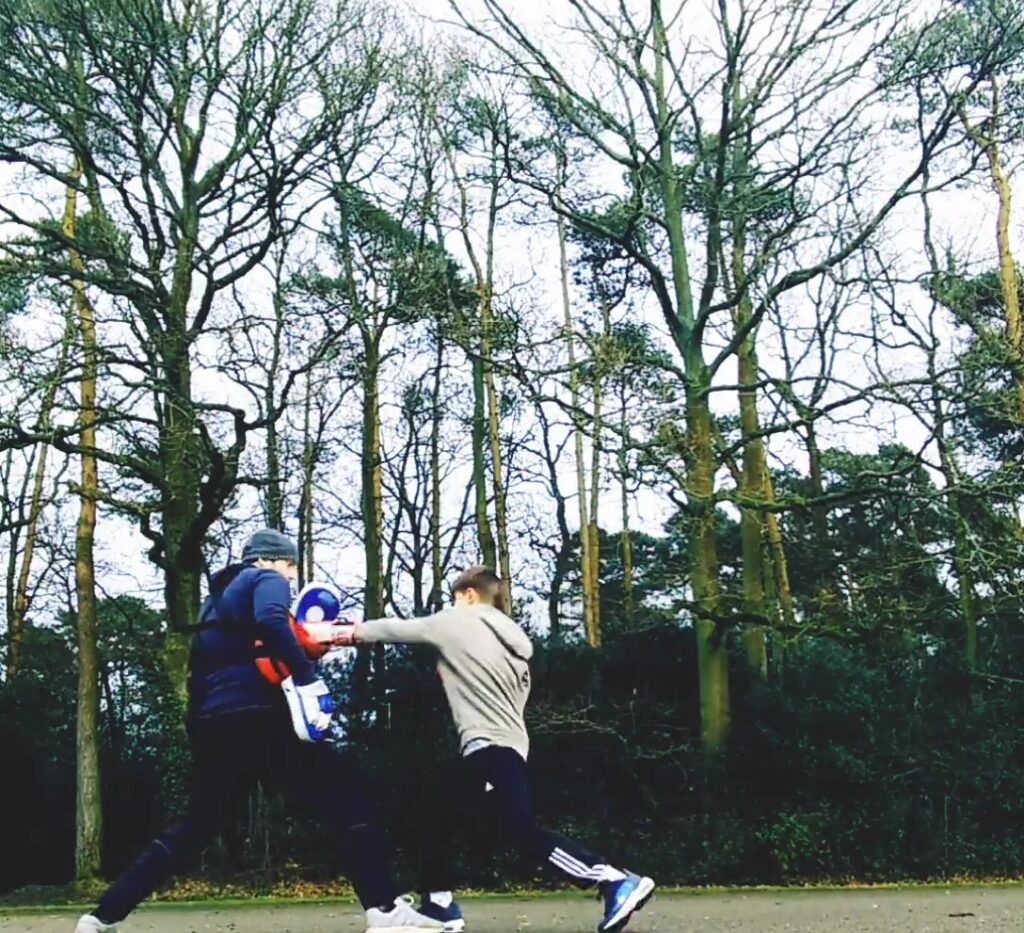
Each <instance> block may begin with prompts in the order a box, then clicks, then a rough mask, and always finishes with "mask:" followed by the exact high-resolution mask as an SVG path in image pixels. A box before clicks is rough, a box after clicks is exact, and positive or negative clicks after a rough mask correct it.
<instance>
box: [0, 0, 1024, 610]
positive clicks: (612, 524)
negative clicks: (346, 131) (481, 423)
mask: <svg viewBox="0 0 1024 933" xmlns="http://www.w3.org/2000/svg"><path fill="white" fill-rule="evenodd" d="M616 2H617V0H616ZM609 3H610V5H611V6H613V7H614V6H615V3H613V2H612V0H609ZM410 5H411V6H412V7H413V8H414V9H415V10H416V11H417V14H418V15H421V16H423V17H424V18H425V20H426V21H427V22H426V24H425V25H424V33H425V35H427V36H430V35H431V34H432V33H433V34H434V35H436V36H437V37H438V38H440V37H442V36H444V35H446V34H448V29H447V27H445V26H443V25H438V23H440V22H441V21H444V20H450V19H451V18H452V14H451V8H450V5H449V3H448V0H417V2H415V3H410ZM463 6H464V8H465V9H466V10H467V11H469V12H471V13H472V12H473V11H474V10H475V11H477V12H481V11H482V10H483V4H482V2H481V0H466V2H465V3H464V4H463ZM506 6H507V8H508V9H510V10H514V11H515V13H516V15H517V17H518V18H519V19H520V22H521V24H522V25H524V26H525V27H527V28H528V29H530V30H535V31H536V32H537V34H543V33H545V32H547V28H546V27H547V24H548V22H549V21H550V20H551V19H555V20H557V21H559V22H562V23H565V22H568V21H569V18H570V17H569V15H568V12H567V11H568V10H569V7H568V4H567V3H566V2H564V0H546V2H534V0H509V2H508V3H507V4H506ZM686 9H687V14H686V18H685V20H684V21H682V22H684V23H685V29H686V32H687V34H689V35H700V34H701V33H702V32H705V31H706V30H707V29H708V28H710V26H711V25H712V20H711V19H710V18H709V14H708V10H707V3H704V2H701V3H694V2H689V3H687V4H686ZM431 21H433V25H431V24H430V23H431ZM681 28H682V26H680V29H681ZM680 34H681V33H680ZM549 35H550V34H549ZM475 41H477V40H474V39H471V38H470V39H467V38H466V37H465V36H464V35H460V37H459V39H458V42H459V44H460V46H461V47H463V48H465V43H466V42H470V43H472V42H475ZM896 158H897V157H896V156H895V155H894V160H895V159H896ZM898 167H899V166H898V163H896V162H894V164H890V165H886V166H881V167H880V173H881V174H882V175H883V176H884V173H885V172H887V171H889V172H892V171H894V170H896V169H898ZM883 180H884V179H883ZM10 184H11V176H10V174H9V173H8V174H6V175H5V174H4V173H3V171H2V170H0V197H9V196H10V195H11V193H12V192H11V190H10ZM1016 190H1017V193H1018V195H1019V193H1020V182H1019V180H1018V182H1017V189H1016ZM933 207H934V210H935V220H936V225H937V229H936V239H937V241H938V243H939V244H940V246H941V245H944V244H945V243H946V242H949V243H951V244H954V245H955V246H956V250H957V252H958V253H959V254H960V255H968V256H970V257H972V259H974V260H975V261H977V262H980V263H984V262H987V261H989V260H990V259H991V257H992V256H993V255H994V218H995V199H994V196H993V195H992V194H991V193H990V192H989V191H988V189H987V188H986V187H985V186H984V185H979V184H975V185H972V186H971V187H970V188H965V189H964V190H961V191H956V192H949V193H946V194H944V195H943V196H942V197H941V198H936V199H935V200H934V204H933ZM1018 216H1019V215H1016V214H1015V217H1014V224H1013V235H1014V242H1015V248H1016V250H1017V254H1018V255H1021V252H1022V243H1021V227H1020V223H1019V221H1018ZM889 231H890V237H889V243H890V246H891V248H892V249H893V250H894V252H895V254H896V255H897V256H901V257H904V258H905V259H906V261H907V263H908V264H909V263H911V262H913V263H915V264H916V266H917V268H919V267H920V263H921V246H920V244H921V235H920V216H919V214H918V213H917V212H916V207H915V206H913V205H908V207H907V209H905V210H903V211H901V212H900V214H898V215H897V216H896V217H895V218H893V220H892V222H891V223H890V225H889ZM447 245H448V248H449V250H450V251H451V252H452V253H453V254H454V255H456V256H457V257H460V258H462V259H463V260H465V256H464V250H463V247H462V244H461V241H460V240H459V239H458V238H457V237H455V236H454V235H453V236H450V237H449V239H448V243H447ZM497 263H498V271H499V278H500V279H502V280H503V281H509V280H523V279H526V278H529V279H532V281H533V283H534V284H533V286H532V287H533V289H534V290H535V291H536V292H537V293H538V294H539V295H540V296H541V297H542V299H545V303H546V304H548V305H549V307H550V314H551V318H552V319H553V320H557V319H559V318H560V316H561V313H562V309H561V303H560V295H559V286H558V252H557V242H556V240H555V237H554V228H553V226H550V225H548V226H546V227H543V228H537V227H534V228H531V229H529V230H526V229H519V230H503V232H502V236H501V239H500V249H499V255H498V260H497ZM466 266H467V268H468V263H466ZM248 287H249V289H251V291H252V293H253V294H260V293H261V292H262V293H263V294H266V292H265V290H263V289H262V288H261V287H260V286H259V285H258V284H257V277H256V276H254V277H253V280H252V282H251V283H250V285H249V286H248ZM642 313H643V314H644V315H645V316H646V317H647V318H648V320H649V321H650V322H651V323H652V324H654V325H656V326H659V327H660V323H661V322H660V318H659V316H658V314H657V312H656V311H655V310H654V309H653V308H652V307H651V306H650V305H649V304H648V305H646V306H645V307H644V308H643V311H642ZM761 362H762V365H764V366H766V367H767V368H771V366H772V361H771V360H770V359H765V358H764V356H762V361H761ZM851 365H853V364H852V361H851ZM734 371H735V369H734V367H732V366H730V367H727V370H726V373H727V375H728V377H729V378H730V379H731V377H732V374H733V373H734ZM211 388H212V386H207V389H208V390H209V389H211ZM725 401H726V400H724V399H723V402H725ZM727 405H728V408H729V409H730V410H732V409H733V404H732V399H731V398H730V399H728V401H727ZM872 421H873V422H874V423H875V425H876V426H878V427H884V430H885V433H886V434H889V435H891V436H894V437H898V438H899V439H900V440H901V441H903V442H904V443H906V444H908V445H910V446H912V447H913V446H915V445H917V444H919V443H923V441H924V438H925V435H924V432H923V430H922V428H921V427H920V425H918V424H917V423H916V422H914V421H913V420H912V419H910V418H909V416H903V415H898V414H897V413H895V412H875V413H873V418H872ZM878 437H879V435H878V433H877V431H875V430H871V429H867V428H865V429H862V430H855V429H853V428H851V427H846V428H843V429H841V430H840V429H836V430H834V431H831V432H826V433H825V440H826V442H827V443H828V442H830V443H833V444H842V445H843V446H845V447H849V448H852V449H860V450H864V451H868V450H873V449H874V448H875V446H876V445H877V442H878ZM770 446H771V449H772V453H773V455H775V456H782V457H783V458H785V459H789V458H790V457H794V458H796V459H797V461H798V462H799V461H800V459H801V458H800V455H799V452H798V451H795V450H794V449H793V446H792V444H791V443H790V442H787V441H786V440H785V439H784V438H780V439H777V440H775V439H773V440H772V442H771V445H770ZM572 469H573V468H572V464H571V462H568V461H567V462H566V464H565V482H564V483H563V488H564V489H565V490H566V491H568V490H569V489H570V488H571V487H572V481H573V475H572ZM518 505H519V506H521V505H522V504H521V503H518ZM602 508H603V510H604V518H603V520H602V525H603V526H605V527H607V528H609V529H612V530H614V529H616V528H617V527H618V518H617V517H618V501H617V498H616V496H615V493H614V490H613V491H612V494H611V495H610V496H609V497H607V505H603V506H602ZM673 511H674V507H673V506H672V504H671V503H670V502H668V501H666V500H665V499H664V498H663V497H661V496H660V495H659V494H658V493H657V492H655V491H645V492H644V493H642V494H641V495H640V496H638V498H637V500H636V502H635V505H634V517H635V519H636V521H637V523H638V526H639V527H641V528H643V529H644V530H648V531H652V532H657V531H658V530H660V528H661V526H662V524H663V522H664V521H665V519H666V518H667V517H668V516H669V515H670V514H671V513H672V512H673ZM569 514H570V521H571V523H572V524H575V521H574V516H575V509H574V508H573V507H572V506H570V509H569ZM98 540H99V542H100V544H101V559H102V560H103V561H104V562H105V564H106V565H107V568H108V569H107V570H106V572H105V573H104V575H103V578H102V582H103V583H104V586H105V589H106V590H107V592H109V593H115V592H121V591H128V592H138V591H140V590H141V591H142V592H144V593H147V594H149V595H150V596H152V597H153V598H155V599H157V600H159V581H158V577H157V575H156V572H155V569H154V568H153V567H152V566H151V565H150V564H149V563H148V561H147V560H146V559H145V557H144V556H143V555H144V549H145V541H144V539H142V537H141V536H140V535H139V534H138V533H137V532H136V531H135V530H134V528H133V527H132V526H131V525H130V524H129V523H127V522H126V521H124V520H120V519H117V518H114V517H111V516H109V515H103V516H102V518H101V524H100V527H99V529H98ZM5 543H6V542H0V546H3V545H4V544H5ZM332 556H333V559H332ZM332 556H331V555H327V554H324V553H323V552H322V551H321V552H320V553H319V554H318V558H319V559H320V560H322V561H323V562H324V564H325V568H326V569H327V570H328V571H329V572H331V573H332V574H333V575H334V576H335V577H336V578H337V579H338V580H339V582H341V583H344V584H348V585H358V584H359V583H360V582H361V567H362V555H361V551H360V549H359V548H358V546H352V547H348V548H344V549H341V550H339V551H338V552H337V553H336V554H334V555H332ZM519 556H520V558H521V559H522V557H523V556H524V555H519Z"/></svg>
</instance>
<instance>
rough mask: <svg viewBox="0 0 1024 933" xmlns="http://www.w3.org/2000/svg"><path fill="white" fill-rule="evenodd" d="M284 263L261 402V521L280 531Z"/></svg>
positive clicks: (278, 268) (277, 275) (276, 292)
mask: <svg viewBox="0 0 1024 933" xmlns="http://www.w3.org/2000/svg"><path fill="white" fill-rule="evenodd" d="M283 262H284V260H283V259H282V258H280V257H279V258H278V260H277V266H276V268H275V275H274V278H275V282H274V301H273V304H274V340H273V346H272V349H271V353H270V365H269V366H268V368H267V386H266V390H265V392H264V399H263V403H264V406H265V408H266V411H267V495H266V502H265V505H264V518H265V519H266V522H267V526H268V527H269V528H277V529H279V530H283V529H284V492H283V490H282V482H281V448H280V442H279V440H278V435H277V418H275V417H274V414H273V413H274V411H275V409H276V408H277V381H276V380H277V373H278V371H279V369H280V366H281V337H282V334H283V331H284V299H283V298H282V295H281V275H282V269H281V267H282V265H283Z"/></svg>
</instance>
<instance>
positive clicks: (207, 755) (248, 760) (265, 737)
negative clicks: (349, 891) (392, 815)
mask: <svg viewBox="0 0 1024 933" xmlns="http://www.w3.org/2000/svg"><path fill="white" fill-rule="evenodd" d="M257 781H267V782H269V783H271V784H274V785H276V786H279V787H280V788H281V789H282V790H283V791H284V793H285V796H286V798H287V799H288V801H289V802H290V803H291V804H293V805H294V806H295V807H297V808H298V809H300V810H302V811H304V812H306V813H309V814H311V815H314V816H316V818H317V819H318V820H319V821H320V822H321V823H325V824H326V825H327V826H328V827H330V828H331V829H332V830H333V834H332V836H333V838H334V840H335V841H336V844H337V855H338V859H339V862H340V864H339V867H340V868H341V869H342V872H343V873H344V874H345V876H346V877H348V879H349V880H350V881H351V882H352V884H353V887H354V888H355V891H356V894H357V895H358V896H359V900H360V902H361V903H362V905H363V907H364V908H369V907H384V908H385V909H390V907H391V904H392V903H393V902H394V900H395V897H396V896H397V894H398V891H397V890H396V889H395V886H394V882H393V880H392V877H391V874H390V871H389V869H388V865H387V857H388V849H387V844H386V841H385V837H384V834H383V832H382V830H381V828H380V825H379V823H378V821H377V818H376V814H375V813H374V811H373V808H372V806H371V804H370V799H369V795H368V793H367V789H366V782H365V780H364V778H363V776H362V773H361V771H360V769H359V767H358V765H357V763H356V762H355V760H354V759H353V758H352V757H351V755H349V754H348V753H345V752H339V751H337V750H336V749H334V748H332V747H331V746H330V745H327V744H325V743H323V742H318V743H309V742H302V741H300V740H299V739H298V738H297V737H296V735H295V733H294V731H293V730H292V726H291V722H290V721H289V719H288V713H287V710H286V709H285V708H284V704H283V703H282V704H281V706H280V707H279V708H274V709H254V710H245V711H239V712H232V713H224V714H222V715H219V716H211V717H209V718H206V719H200V720H198V721H197V722H196V724H195V726H194V728H193V730H192V776H191V782H190V786H189V798H188V804H187V806H186V809H185V812H184V815H183V816H182V818H181V819H180V820H179V821H178V822H177V823H176V824H175V825H174V826H172V827H171V828H170V829H168V830H167V831H166V832H164V833H163V834H162V835H161V836H159V837H157V838H156V839H155V840H154V841H153V842H152V843H150V845H149V846H148V847H147V848H146V849H145V851H144V852H143V853H142V855H141V856H140V857H139V859H138V860H137V861H136V862H135V864H134V865H133V866H132V867H131V868H129V869H128V871H127V872H125V874H124V875H122V876H121V877H120V878H119V879H118V880H117V881H115V882H114V884H113V885H111V887H110V888H109V889H108V890H107V891H106V893H105V894H104V895H103V896H102V897H101V898H100V902H99V905H98V907H97V909H96V910H95V911H94V914H95V916H96V917H98V918H99V919H100V920H101V921H102V922H104V923H115V922H117V921H119V920H123V919H124V918H125V917H126V916H127V915H128V914H129V913H130V912H131V911H132V910H133V909H134V908H135V907H136V906H137V905H138V904H139V903H141V902H142V901H143V900H144V899H145V898H147V897H148V896H149V895H150V894H152V893H153V891H155V890H156V889H157V888H159V887H161V886H162V885H163V884H164V883H165V882H166V881H167V880H168V879H169V878H170V877H171V876H172V875H173V874H176V873H178V872H181V871H184V870H186V869H188V868H189V867H191V866H192V865H193V864H194V863H195V862H196V861H198V859H199V856H200V854H201V853H202V850H203V849H204V848H205V847H206V845H207V844H208V843H209V842H210V841H211V840H212V839H213V838H214V836H216V834H217V832H218V830H219V829H220V828H221V825H222V824H223V822H224V820H225V819H226V818H227V816H228V815H229V813H230V812H231V810H232V809H233V806H234V804H235V802H236V801H237V800H238V799H239V797H244V796H246V795H247V794H249V793H250V792H251V791H252V790H253V788H254V787H255V785H256V783H257Z"/></svg>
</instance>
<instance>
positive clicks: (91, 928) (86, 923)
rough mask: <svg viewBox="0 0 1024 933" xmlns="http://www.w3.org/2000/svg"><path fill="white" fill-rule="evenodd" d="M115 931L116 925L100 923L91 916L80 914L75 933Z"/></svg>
mask: <svg viewBox="0 0 1024 933" xmlns="http://www.w3.org/2000/svg"><path fill="white" fill-rule="evenodd" d="M116 929H117V924H116V923H102V922H101V921H100V920H98V919H97V918H96V917H94V916H93V915H92V914H82V916H81V917H79V918H78V926H76V927H75V933H114V931H115V930H116Z"/></svg>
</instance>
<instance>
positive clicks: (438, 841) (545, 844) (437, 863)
mask: <svg viewBox="0 0 1024 933" xmlns="http://www.w3.org/2000/svg"><path fill="white" fill-rule="evenodd" d="M419 810H420V813H419V817H418V819H417V821H416V832H415V833H414V834H413V835H414V839H413V841H414V844H415V846H416V850H417V858H418V862H419V872H420V875H419V882H420V890H422V891H450V890H452V889H453V888H455V887H457V886H458V879H457V878H455V877H454V873H453V868H452V864H453V858H452V856H453V849H452V845H453V842H454V840H453V836H454V835H455V833H453V829H454V828H456V827H457V826H459V824H462V825H463V826H466V825H468V826H469V827H470V829H471V831H470V833H469V835H470V836H471V837H472V838H473V839H474V840H475V841H476V842H477V843H479V842H482V841H484V840H486V843H487V845H488V847H490V848H494V847H500V848H501V849H503V850H506V851H514V852H518V853H520V854H521V855H522V856H523V857H524V858H526V859H527V860H529V861H530V862H531V863H533V864H535V865H544V866H545V867H547V868H549V869H552V870H554V871H555V872H557V873H558V874H560V875H562V876H564V877H566V878H567V879H568V880H569V881H571V882H573V883H574V884H576V885H579V886H581V887H589V886H591V885H594V884H597V883H599V882H600V881H602V880H603V877H604V874H605V871H606V869H607V866H606V864H605V861H604V859H602V858H600V857H598V856H597V855H595V854H594V853H593V852H590V851H589V850H588V849H586V848H584V847H583V846H582V845H580V844H579V843H578V842H575V841H573V840H571V839H567V838H566V837H565V836H562V835H560V834H559V833H556V832H552V831H551V830H549V829H544V828H542V827H540V826H538V825H537V822H536V818H535V816H534V810H533V800H532V796H531V794H530V784H529V780H528V776H527V768H526V762H525V761H524V760H523V758H522V756H520V755H519V753H518V752H516V751H514V750H513V749H511V748H505V747H503V746H498V745H491V746H487V747H485V748H482V749H480V750H479V751H475V752H473V753H472V754H470V755H467V756H466V757H465V758H462V759H460V760H459V761H458V762H457V763H453V765H452V767H451V769H450V770H449V772H448V773H447V774H445V775H444V779H443V780H441V781H438V782H436V783H434V784H433V785H432V786H431V788H430V789H429V791H428V792H427V793H426V794H425V796H424V799H423V800H422V801H421V805H420V808H419Z"/></svg>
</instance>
